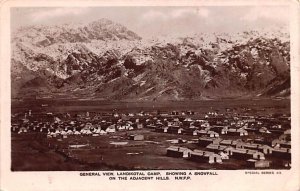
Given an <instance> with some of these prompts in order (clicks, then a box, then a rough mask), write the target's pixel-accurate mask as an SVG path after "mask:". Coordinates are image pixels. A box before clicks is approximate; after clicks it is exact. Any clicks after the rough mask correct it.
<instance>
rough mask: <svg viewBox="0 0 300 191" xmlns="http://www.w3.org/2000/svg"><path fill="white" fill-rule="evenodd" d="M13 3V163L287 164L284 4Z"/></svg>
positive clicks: (86, 166)
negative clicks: (141, 5) (36, 5)
mask: <svg viewBox="0 0 300 191" xmlns="http://www.w3.org/2000/svg"><path fill="white" fill-rule="evenodd" d="M10 12H11V15H10V18H11V20H10V23H11V127H10V128H11V170H12V171H93V170H97V171H102V170H105V171H113V170H240V169H244V170H245V169H251V170H257V169H260V170H261V169H281V170H289V169H290V168H291V107H290V95H291V75H290V73H291V72H290V31H289V30H290V28H289V17H288V15H289V14H288V12H289V7H288V6H199V7H196V6H194V7H189V6H187V7H185V6H181V7H172V6H169V7H160V6H156V7H153V6H151V7H150V6H149V7H147V6H146V7H137V6H135V7H134V6H132V7H121V6H119V7H118V6H117V7H77V8H75V7H74V8H72V7H69V8H66V7H52V8H43V7H12V8H11V9H10Z"/></svg>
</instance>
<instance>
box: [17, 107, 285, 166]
mask: <svg viewBox="0 0 300 191" xmlns="http://www.w3.org/2000/svg"><path fill="white" fill-rule="evenodd" d="M143 128H147V129H150V130H151V131H153V132H156V133H166V134H177V135H178V138H179V137H180V136H181V135H187V136H191V137H194V138H193V140H196V141H194V142H193V143H194V144H195V143H196V145H197V149H194V148H191V147H189V144H187V143H184V144H181V145H179V146H178V145H171V146H170V147H168V148H167V149H166V153H167V156H170V157H178V158H187V159H189V160H192V161H196V162H207V163H210V164H213V163H220V164H222V163H224V161H227V160H230V159H231V158H234V159H236V160H241V161H244V162H247V164H249V165H250V166H251V167H255V168H264V167H266V168H267V167H272V162H273V159H275V160H276V161H280V163H281V164H280V165H283V166H284V167H290V165H291V164H290V163H291V126H290V117H289V116H284V115H281V116H276V117H273V116H267V117H266V116H251V115H247V116H243V115H236V114H235V115H232V114H230V112H224V113H223V114H218V113H217V112H208V113H206V114H203V115H202V116H201V115H198V114H196V113H195V112H192V111H185V112H177V111H173V112H170V113H163V112H159V113H158V112H148V113H145V112H139V113H127V114H122V113H116V112H114V113H89V112H86V113H81V114H80V113H79V114H78V113H77V114H69V113H65V114H53V113H44V114H41V113H34V114H33V113H32V112H31V111H29V112H27V113H26V114H25V115H24V114H19V115H14V116H13V117H12V127H11V130H12V132H13V133H16V134H24V133H30V132H37V133H42V134H44V135H46V137H48V138H53V137H62V138H67V137H68V136H101V135H106V134H110V133H115V132H117V131H131V130H138V129H143ZM129 138H130V139H132V140H144V135H142V134H134V135H131V136H130V137H129ZM277 159H278V160H277Z"/></svg>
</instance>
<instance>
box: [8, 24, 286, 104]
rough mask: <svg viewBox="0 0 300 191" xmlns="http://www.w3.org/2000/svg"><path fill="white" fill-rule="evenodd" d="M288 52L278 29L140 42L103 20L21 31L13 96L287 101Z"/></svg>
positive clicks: (15, 38) (14, 65)
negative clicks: (243, 98) (271, 98)
mask: <svg viewBox="0 0 300 191" xmlns="http://www.w3.org/2000/svg"><path fill="white" fill-rule="evenodd" d="M272 35H273V36H272ZM289 52H290V50H289V38H288V35H287V34H285V33H282V32H281V31H280V30H278V32H276V34H274V32H273V33H272V34H270V33H259V32H257V31H248V32H244V33H238V34H231V35H228V34H195V35H194V36H190V37H184V38H172V39H167V38H164V39H151V40H144V39H141V37H139V36H138V35H137V34H135V33H134V32H132V31H130V30H128V29H127V28H126V27H124V26H122V25H120V24H116V23H114V22H112V21H110V20H107V19H101V20H98V21H95V22H92V23H89V24H86V25H83V24H76V25H74V24H73V25H71V24H68V25H61V26H52V27H49V26H48V27H46V26H34V27H26V28H21V29H19V30H17V31H15V32H14V34H13V35H12V67H11V76H12V96H13V97H18V98H20V97H32V96H35V97H64V98H93V99H114V100H124V99H126V100H133V99H134V100H136V99H138V100H164V99H167V100H183V99H217V98H225V97H239V98H241V97H254V96H267V97H269V96H279V97H288V96H289V95H290V55H289Z"/></svg>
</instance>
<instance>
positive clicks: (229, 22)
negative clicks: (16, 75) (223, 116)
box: [11, 6, 289, 37]
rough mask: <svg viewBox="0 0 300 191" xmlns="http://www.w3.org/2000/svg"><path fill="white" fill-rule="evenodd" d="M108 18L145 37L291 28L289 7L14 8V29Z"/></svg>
mask: <svg viewBox="0 0 300 191" xmlns="http://www.w3.org/2000/svg"><path fill="white" fill-rule="evenodd" d="M100 18H107V19H110V20H112V21H114V22H117V23H120V24H122V25H124V26H126V27H127V28H128V29H130V30H132V31H134V32H135V33H137V34H138V35H140V36H142V37H151V36H158V35H163V36H164V35H172V34H177V35H181V34H194V33H200V32H229V33H230V32H233V31H245V30H251V29H254V30H255V29H257V28H268V27H273V26H282V27H287V26H288V25H289V7H287V6H201V7H80V8H78V7H76V8H75V7H74V8H72V7H68V8H67V7H53V8H41V7H34V8H28V7H25V8H24V7H22V8H21V7H20V8H11V27H12V29H13V30H14V29H16V28H19V27H21V26H28V25H36V24H43V25H57V24H64V23H70V22H72V23H77V22H80V23H89V22H92V21H95V20H97V19H100Z"/></svg>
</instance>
